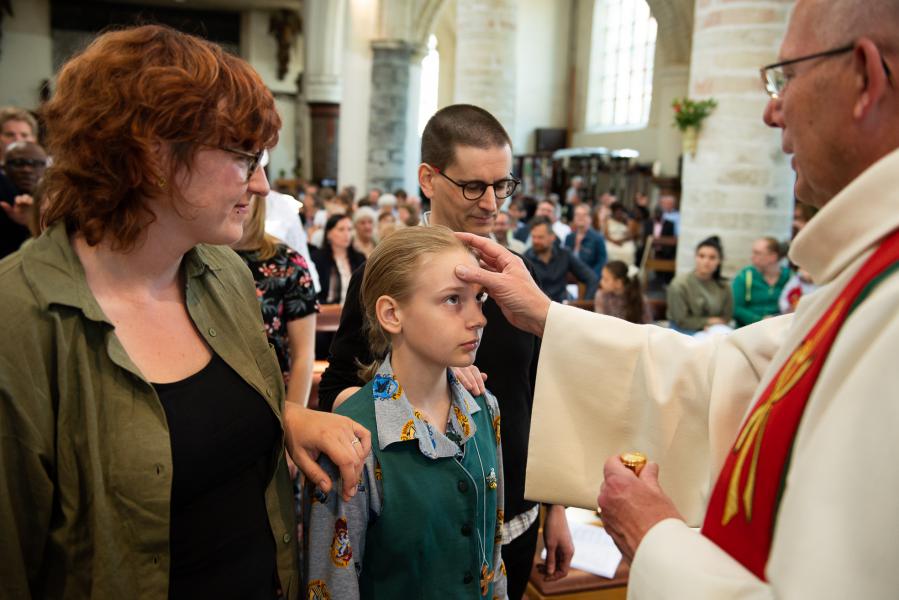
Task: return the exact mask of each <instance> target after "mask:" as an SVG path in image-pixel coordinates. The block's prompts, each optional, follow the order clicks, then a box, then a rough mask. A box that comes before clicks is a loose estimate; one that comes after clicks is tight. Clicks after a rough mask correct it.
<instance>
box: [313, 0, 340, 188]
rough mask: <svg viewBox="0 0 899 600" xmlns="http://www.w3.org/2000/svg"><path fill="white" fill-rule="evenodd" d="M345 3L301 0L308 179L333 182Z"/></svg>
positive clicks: (334, 177)
mask: <svg viewBox="0 0 899 600" xmlns="http://www.w3.org/2000/svg"><path fill="white" fill-rule="evenodd" d="M345 20H346V2H344V1H342V0H334V1H332V0H305V1H304V2H303V21H304V22H303V30H304V39H305V42H306V44H305V57H304V61H305V69H304V72H303V88H304V90H303V95H304V96H305V98H306V102H307V105H308V107H309V130H310V131H309V134H310V138H311V156H310V158H311V163H312V179H313V180H314V181H321V180H322V179H331V180H335V181H336V180H337V156H338V143H337V141H338V131H339V126H340V98H341V94H342V77H341V67H342V64H343V39H344V22H345Z"/></svg>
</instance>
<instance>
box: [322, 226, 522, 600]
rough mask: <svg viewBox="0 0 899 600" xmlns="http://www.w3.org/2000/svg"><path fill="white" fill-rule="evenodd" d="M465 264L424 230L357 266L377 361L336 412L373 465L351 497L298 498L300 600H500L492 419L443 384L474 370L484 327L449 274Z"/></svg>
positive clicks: (482, 399)
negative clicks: (348, 421)
mask: <svg viewBox="0 0 899 600" xmlns="http://www.w3.org/2000/svg"><path fill="white" fill-rule="evenodd" d="M466 263H467V264H469V265H471V266H472V267H475V266H476V265H477V261H476V260H475V258H474V256H473V255H472V254H471V253H470V252H469V250H468V249H467V247H466V246H465V245H464V244H462V242H461V241H459V240H458V238H456V237H455V236H454V235H453V234H452V232H451V231H450V230H449V229H446V228H444V227H436V226H435V227H410V228H405V229H402V230H399V231H397V232H395V233H393V234H391V235H390V236H388V237H387V238H386V239H384V240H383V241H382V242H381V243H380V244H379V245H378V246H377V247H376V248H375V250H374V251H373V252H372V254H371V256H370V257H369V259H368V262H367V263H366V267H365V276H364V278H363V281H362V290H361V294H362V305H363V306H364V307H365V320H366V327H367V328H368V333H369V340H370V343H371V346H372V350H373V354H374V355H375V356H379V357H383V359H382V360H381V361H380V362H379V363H375V364H373V365H369V366H368V367H364V368H363V369H364V375H363V379H365V380H367V381H369V383H368V384H367V385H366V386H365V387H363V388H362V389H361V390H359V391H358V392H356V393H355V394H353V395H352V396H351V397H350V398H349V399H348V400H347V401H346V402H344V403H343V404H341V405H340V406H339V407H338V408H337V409H335V412H337V413H339V414H342V415H346V416H348V417H350V418H352V419H353V420H355V421H357V422H358V423H360V424H362V425H363V426H365V427H367V428H368V429H369V430H370V431H371V433H372V452H371V454H370V455H369V456H368V457H367V459H366V462H365V467H364V469H363V473H362V476H361V477H360V480H359V484H358V487H357V493H356V495H355V496H354V497H353V498H351V499H350V500H344V499H343V498H342V497H340V496H339V495H338V494H337V493H335V492H332V493H331V494H330V495H329V496H323V495H322V494H321V493H320V492H318V491H317V490H316V491H315V492H314V493H313V494H311V495H312V499H311V504H310V509H309V511H307V514H308V521H307V523H308V524H307V527H306V544H307V548H306V552H305V556H306V559H305V560H306V582H307V597H309V598H328V597H330V598H335V599H336V598H340V599H341V600H353V599H356V598H363V599H374V598H384V599H393V598H459V599H461V598H470V599H472V600H473V599H476V598H489V599H492V598H499V599H501V600H503V599H505V598H506V582H505V569H504V567H503V565H502V561H501V558H500V548H501V544H502V522H503V518H502V515H503V472H502V458H501V457H502V454H501V446H500V418H499V408H498V405H497V403H496V399H495V398H494V397H493V396H492V395H491V394H490V393H489V392H488V393H486V394H485V395H483V396H479V397H477V398H473V397H472V396H471V395H470V394H469V393H468V392H467V391H466V390H465V388H463V387H462V385H460V384H459V382H458V381H456V379H455V378H454V377H453V376H452V374H451V373H450V371H449V368H450V367H465V366H469V365H471V364H472V363H473V362H474V358H475V353H476V351H477V348H478V344H479V341H480V337H481V332H482V331H483V328H484V325H485V324H486V319H485V318H484V315H483V312H482V305H483V302H484V301H485V299H486V293H485V292H484V290H483V288H480V287H478V286H474V285H471V284H466V283H463V282H462V281H461V280H459V279H457V278H456V276H455V273H454V268H455V266H456V265H458V264H466ZM348 443H350V444H352V445H356V441H355V440H352V441H349V442H348ZM320 464H321V465H322V467H323V468H324V469H325V471H326V472H327V473H328V474H329V475H330V476H332V477H335V478H336V477H337V469H336V468H335V467H334V465H333V463H331V462H330V461H329V460H328V459H327V458H325V457H322V458H321V459H320ZM338 487H339V486H338Z"/></svg>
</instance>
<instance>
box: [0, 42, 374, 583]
mask: <svg viewBox="0 0 899 600" xmlns="http://www.w3.org/2000/svg"><path fill="white" fill-rule="evenodd" d="M44 118H45V120H46V125H47V130H48V133H49V140H48V146H49V149H50V152H51V154H52V156H53V157H54V164H53V166H52V167H51V168H50V170H49V171H48V173H47V176H46V181H45V185H46V194H47V196H48V198H49V199H50V208H49V209H48V211H47V213H46V215H45V225H46V226H47V229H46V231H45V232H44V234H43V235H42V236H41V237H40V238H38V239H36V240H34V241H33V242H32V243H31V244H29V245H28V246H27V247H26V248H24V249H22V250H20V251H19V252H17V253H15V254H13V255H12V256H10V257H8V258H7V259H5V260H4V261H2V262H0V302H2V305H3V306H4V310H5V312H6V315H5V316H6V319H5V323H6V326H5V330H6V332H7V334H6V335H7V340H8V341H7V343H6V344H4V346H3V349H2V350H0V363H2V365H3V368H2V369H0V507H2V510H0V531H2V532H3V538H4V541H3V544H2V545H0V597H3V598H28V597H42V598H43V597H46V598H57V597H60V598H61V597H65V598H107V597H110V598H112V597H115V598H129V597H140V598H163V597H166V596H167V597H169V598H199V597H202V598H206V597H215V598H277V597H279V596H283V597H285V598H295V597H296V596H297V594H298V589H299V583H298V581H297V573H298V570H297V541H296V539H295V538H296V536H295V533H296V525H295V516H294V510H293V502H292V496H291V487H290V485H289V482H288V474H287V466H286V464H285V458H284V438H285V434H284V432H285V431H286V432H287V436H286V438H287V441H288V444H289V445H290V446H291V450H292V455H293V458H294V459H295V460H296V461H297V462H298V463H299V465H300V467H301V468H303V469H304V470H305V471H306V473H307V475H309V476H310V477H312V480H313V481H315V482H318V483H319V486H320V487H322V488H324V491H328V490H329V489H330V486H331V482H330V481H329V480H327V479H326V478H324V474H323V472H321V471H320V470H318V467H317V466H316V465H315V463H314V460H313V457H314V456H317V454H318V451H323V452H325V453H327V454H328V455H329V456H330V457H331V458H332V459H334V460H335V462H338V463H339V464H340V465H342V467H343V472H342V475H343V479H344V480H345V481H349V482H350V484H349V489H346V488H345V489H344V493H345V494H347V495H349V494H350V493H354V491H355V482H356V479H357V477H358V473H359V472H360V470H361V466H362V458H364V456H365V454H366V453H367V449H368V445H369V437H368V432H367V431H365V430H364V429H362V428H361V427H359V426H358V425H355V424H354V423H353V422H352V421H350V420H348V419H345V418H342V417H338V416H336V415H327V414H320V413H311V412H310V411H306V410H305V409H303V408H302V407H300V406H297V405H292V404H288V405H287V406H285V404H284V402H283V399H284V388H283V382H282V379H281V372H280V369H279V367H278V362H277V360H276V359H275V356H274V354H273V353H272V351H271V349H270V347H269V345H268V342H267V341H266V336H265V333H264V330H263V328H262V321H261V319H260V312H259V305H258V302H257V300H256V297H255V290H254V285H253V279H252V277H251V274H250V273H249V271H248V269H247V268H246V266H245V265H244V264H243V262H242V261H241V260H240V258H239V257H238V256H237V255H236V254H235V253H234V252H233V251H231V250H230V249H229V248H227V247H223V246H222V245H226V244H230V243H233V242H235V241H237V240H238V239H240V237H241V235H242V232H243V223H244V219H245V218H246V215H247V210H248V206H249V202H250V197H251V195H252V194H258V195H260V196H265V195H266V193H267V192H268V191H269V186H268V182H267V181H266V178H265V173H264V172H263V171H262V170H261V169H259V168H258V164H259V158H260V155H261V154H262V152H263V150H264V149H266V148H270V147H272V146H274V144H275V143H276V142H277V139H278V129H279V127H280V124H281V123H280V119H279V117H278V115H277V113H276V112H275V107H274V101H273V99H272V96H271V94H270V93H269V91H268V90H267V89H266V88H265V86H264V84H263V83H262V81H261V79H260V78H259V76H258V75H257V74H256V73H255V72H254V71H253V69H252V68H251V67H250V66H249V65H247V64H246V63H245V62H244V61H242V60H240V59H239V58H236V57H234V56H230V55H228V54H226V53H224V52H223V51H222V50H221V49H220V48H219V47H218V46H215V45H213V44H210V43H208V42H205V41H203V40H200V39H198V38H195V37H192V36H189V35H185V34H182V33H178V32H176V31H174V30H172V29H169V28H165V27H158V26H144V27H137V28H132V29H126V30H122V31H114V32H109V33H105V34H103V35H101V36H99V37H98V38H97V39H96V40H95V41H94V42H93V43H92V44H91V45H90V46H89V47H88V48H87V49H86V50H84V51H83V52H82V53H81V54H80V55H78V56H76V57H75V58H73V59H72V60H71V61H70V62H69V63H67V64H66V65H65V66H64V67H63V69H62V70H61V72H60V73H59V77H58V83H57V91H56V94H55V95H54V97H53V98H52V100H51V101H50V102H49V103H48V104H47V105H46V107H45V112H44ZM360 438H361V440H360Z"/></svg>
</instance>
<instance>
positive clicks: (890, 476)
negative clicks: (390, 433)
mask: <svg viewBox="0 0 899 600" xmlns="http://www.w3.org/2000/svg"><path fill="white" fill-rule="evenodd" d="M897 69H899V1H897V0H799V1H798V2H797V3H796V5H795V8H794V11H793V15H792V17H791V19H790V24H789V27H788V30H787V33H786V36H785V38H784V40H783V44H782V46H781V49H780V56H779V58H778V62H777V63H775V64H772V65H769V66H767V67H764V68H763V69H762V77H763V82H764V85H765V88H766V89H767V92H768V94H769V96H770V99H769V102H768V105H767V107H766V108H765V112H764V120H765V123H767V124H768V125H769V126H771V127H774V128H777V129H780V130H781V135H782V142H783V150H784V152H786V153H789V154H792V155H793V159H792V164H793V168H794V169H795V171H796V185H795V195H796V197H797V198H798V199H799V200H801V201H802V202H803V203H806V204H810V205H814V206H816V207H819V208H820V212H818V214H817V215H815V217H814V218H813V219H812V220H811V221H810V222H809V223H808V225H806V226H805V227H804V228H803V229H802V231H801V232H799V234H798V235H797V237H796V239H795V240H794V242H793V246H792V248H791V249H790V256H791V259H792V260H793V261H794V262H795V263H797V264H798V265H799V266H800V267H802V268H804V269H805V270H807V271H808V272H809V273H810V274H811V276H812V278H813V279H814V281H815V282H816V283H818V284H820V288H819V289H818V291H816V292H815V293H814V294H811V295H808V296H805V297H803V298H802V300H801V302H800V303H799V305H798V307H797V310H796V312H795V314H794V315H792V316H783V317H774V318H771V319H766V320H763V321H760V322H758V323H755V324H753V325H749V326H747V327H745V328H742V329H740V330H738V331H735V332H733V333H731V334H729V335H728V336H725V337H717V338H711V339H708V340H704V341H697V340H695V339H692V338H688V337H686V336H682V335H680V334H678V333H676V332H673V331H670V330H665V329H661V328H658V327H652V326H637V325H633V324H630V323H626V322H623V321H620V320H618V319H613V318H610V317H606V316H603V315H596V314H592V313H588V312H586V311H581V310H578V309H576V308H573V307H567V306H563V305H560V304H556V303H551V302H550V301H549V300H548V299H547V298H546V297H545V296H544V295H543V294H541V293H540V291H539V289H538V288H537V287H536V285H535V284H534V283H533V282H532V281H531V280H530V279H529V278H528V277H527V274H526V272H525V270H524V268H523V266H522V264H521V262H520V261H519V260H518V259H517V258H515V257H514V256H513V255H511V254H510V253H508V252H507V251H506V250H504V249H502V248H499V247H498V246H496V245H493V244H491V243H490V242H489V241H484V240H479V239H477V238H474V237H472V236H465V239H466V241H468V242H469V243H471V244H472V245H473V246H474V247H476V248H477V249H478V250H479V251H480V252H481V259H482V261H483V263H484V264H486V265H488V266H489V267H490V268H491V270H490V271H488V270H484V269H472V268H468V269H464V268H462V269H460V268H457V275H459V277H461V278H463V279H465V280H466V281H471V282H476V283H480V284H482V285H485V286H486V287H487V288H488V290H489V293H490V296H491V298H493V299H494V300H495V301H496V302H497V303H498V304H500V306H501V308H502V310H503V312H504V314H505V315H507V317H508V318H509V320H510V321H511V322H512V323H514V324H516V325H517V326H519V327H522V328H524V329H526V330H527V331H530V332H532V333H535V334H537V335H541V336H542V337H543V343H542V347H541V351H540V360H539V369H538V374H537V384H536V390H535V395H534V398H535V399H534V413H533V421H532V426H531V439H530V456H529V460H528V471H527V473H528V480H527V489H526V494H527V496H528V497H530V498H535V499H539V500H545V501H553V502H558V503H565V504H579V505H593V500H594V499H596V501H597V502H598V504H599V507H600V509H601V511H602V520H603V523H604V525H605V527H606V530H607V531H608V532H609V533H610V534H611V535H612V537H613V538H614V539H615V541H616V543H617V544H618V546H619V548H620V549H621V550H622V552H623V553H624V555H625V556H626V557H628V558H629V559H631V561H632V562H631V571H630V582H629V587H628V594H629V597H632V598H640V599H641V600H642V599H649V600H653V599H661V598H677V599H680V598H689V599H691V600H696V599H708V600H712V599H716V600H717V599H732V598H735V599H744V598H745V599H753V600H755V599H773V598H787V599H792V598H809V599H815V600H819V599H831V598H832V599H846V598H865V599H869V598H896V597H897V593H899V592H897V590H899V569H897V568H896V560H897V557H899V537H897V535H896V532H897V531H899V510H896V505H897V503H896V498H897V497H899V469H897V468H896V465H895V464H894V461H895V460H896V457H897V456H899V435H897V430H899V369H897V368H896V357H897V356H899V310H897V308H899V81H897ZM585 377H586V379H585ZM596 382H602V383H603V385H602V387H600V386H597V385H595V383H596ZM560 432H563V433H562V434H561V435H560ZM632 450H639V451H642V452H644V453H645V454H646V455H648V457H649V462H648V463H647V464H646V466H645V467H644V468H643V469H642V470H638V469H636V468H634V469H633V470H629V469H628V468H627V467H626V466H625V464H623V461H622V460H621V459H620V458H619V454H620V453H622V452H627V451H632ZM600 457H602V458H605V457H609V458H608V459H607V460H606V462H605V464H604V465H603V466H602V467H600V465H599V462H600V461H599V458H600ZM592 459H596V460H592ZM591 463H592V464H591ZM600 482H602V487H601V491H600V494H599V497H598V498H596V497H595V493H596V486H597V485H598V484H599V483H600ZM689 524H695V525H701V529H700V530H699V531H694V530H692V529H691V528H690V527H689V526H688V525H689Z"/></svg>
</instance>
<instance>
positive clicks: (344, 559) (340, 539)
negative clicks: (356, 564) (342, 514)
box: [331, 518, 353, 569]
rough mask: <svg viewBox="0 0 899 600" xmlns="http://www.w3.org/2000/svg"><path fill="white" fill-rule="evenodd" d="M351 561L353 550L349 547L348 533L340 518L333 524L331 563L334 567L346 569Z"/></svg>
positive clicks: (343, 520)
mask: <svg viewBox="0 0 899 600" xmlns="http://www.w3.org/2000/svg"><path fill="white" fill-rule="evenodd" d="M352 560H353V548H352V546H350V533H349V530H348V529H347V524H346V519H344V518H340V519H337V521H336V522H335V523H334V539H333V540H331V562H332V563H334V566H335V567H340V568H341V569H345V568H347V566H348V565H349V564H350V561H352Z"/></svg>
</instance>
